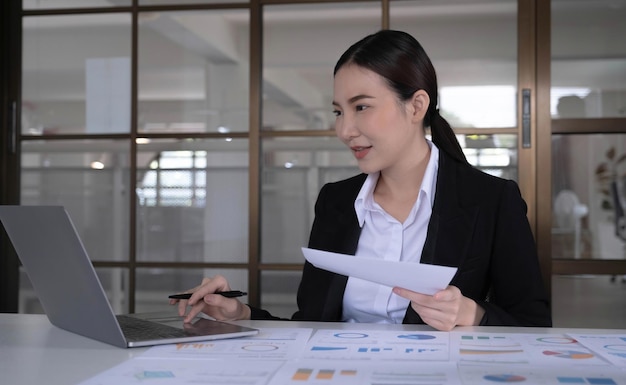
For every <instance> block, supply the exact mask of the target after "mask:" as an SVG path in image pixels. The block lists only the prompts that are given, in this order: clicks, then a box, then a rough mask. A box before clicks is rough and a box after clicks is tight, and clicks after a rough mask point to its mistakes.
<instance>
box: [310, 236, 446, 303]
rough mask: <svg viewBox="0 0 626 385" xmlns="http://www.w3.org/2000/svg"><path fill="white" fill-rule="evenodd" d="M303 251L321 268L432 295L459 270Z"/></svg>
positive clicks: (441, 288) (317, 251) (325, 252)
mask: <svg viewBox="0 0 626 385" xmlns="http://www.w3.org/2000/svg"><path fill="white" fill-rule="evenodd" d="M302 253H303V254H304V257H305V258H306V260H307V261H309V262H310V263H312V264H313V265H314V266H315V267H318V268H320V269H324V270H328V271H332V272H334V273H337V274H342V275H347V276H350V277H355V278H360V279H364V280H366V281H371V282H376V283H379V284H381V285H385V286H389V287H395V286H398V287H402V288H405V289H409V290H412V291H415V292H418V293H422V294H428V295H433V294H435V293H436V292H438V291H440V290H443V289H445V288H446V287H447V286H448V284H449V283H450V280H452V277H454V274H455V273H456V271H457V268H456V267H447V266H438V265H429V264H425V263H415V262H397V261H385V260H382V259H378V258H366V257H355V256H354V255H346V254H339V253H332V252H328V251H322V250H316V249H309V248H307V247H303V248H302Z"/></svg>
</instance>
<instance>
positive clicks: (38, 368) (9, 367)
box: [0, 313, 626, 385]
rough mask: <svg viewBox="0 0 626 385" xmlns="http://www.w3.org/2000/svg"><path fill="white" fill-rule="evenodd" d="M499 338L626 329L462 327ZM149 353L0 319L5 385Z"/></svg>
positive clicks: (21, 318) (28, 321)
mask: <svg viewBox="0 0 626 385" xmlns="http://www.w3.org/2000/svg"><path fill="white" fill-rule="evenodd" d="M236 323H238V324H242V325H246V326H251V327H257V328H259V327H262V328H272V327H292V328H313V329H361V330H363V329H369V330H371V329H377V330H411V331H427V330H428V331H432V330H433V329H432V328H430V327H428V326H424V325H378V324H371V325H370V324H368V325H364V324H348V323H320V322H295V321H238V322H236ZM455 330H459V331H468V332H470V331H479V332H497V333H535V334H537V333H546V334H554V333H572V332H575V333H585V334H591V333H594V334H626V329H619V330H617V329H606V330H605V329H560V328H513V327H459V328H456V329H455ZM146 349H148V348H132V349H121V348H117V347H114V346H111V345H107V344H105V343H102V342H98V341H94V340H91V339H88V338H85V337H82V336H79V335H76V334H73V333H70V332H67V331H64V330H61V329H59V328H57V327H55V326H53V325H52V324H50V322H49V321H48V319H47V317H46V316H45V315H39V314H7V313H5V314H0V373H1V374H0V376H1V378H2V383H3V384H11V385H21V384H29V385H32V384H47V385H54V384H64V385H67V384H76V383H79V382H81V381H84V380H86V379H88V378H91V377H93V376H95V375H97V374H98V373H100V372H102V371H104V370H106V369H109V368H111V367H113V366H115V365H117V364H120V363H121V362H123V361H125V360H128V359H130V358H133V357H135V356H137V355H139V354H141V353H143V352H145V350H146Z"/></svg>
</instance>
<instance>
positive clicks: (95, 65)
mask: <svg viewBox="0 0 626 385" xmlns="http://www.w3.org/2000/svg"><path fill="white" fill-rule="evenodd" d="M23 22H24V27H23V62H22V133H23V134H25V135H41V134H47V135H52V134H111V133H127V132H129V131H130V89H131V87H130V69H131V65H130V52H131V28H130V22H131V18H130V15H129V14H101V15H77V16H74V15H72V16H33V17H25V18H24V19H23Z"/></svg>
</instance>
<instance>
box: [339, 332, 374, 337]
mask: <svg viewBox="0 0 626 385" xmlns="http://www.w3.org/2000/svg"><path fill="white" fill-rule="evenodd" d="M334 336H335V337H337V338H367V337H369V335H367V334H365V333H348V332H344V333H335V334H334Z"/></svg>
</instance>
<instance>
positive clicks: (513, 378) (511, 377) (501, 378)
mask: <svg viewBox="0 0 626 385" xmlns="http://www.w3.org/2000/svg"><path fill="white" fill-rule="evenodd" d="M483 378H484V379H485V380H487V381H493V382H523V381H526V377H524V376H520V375H517V374H488V375H486V376H484V377H483Z"/></svg>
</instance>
